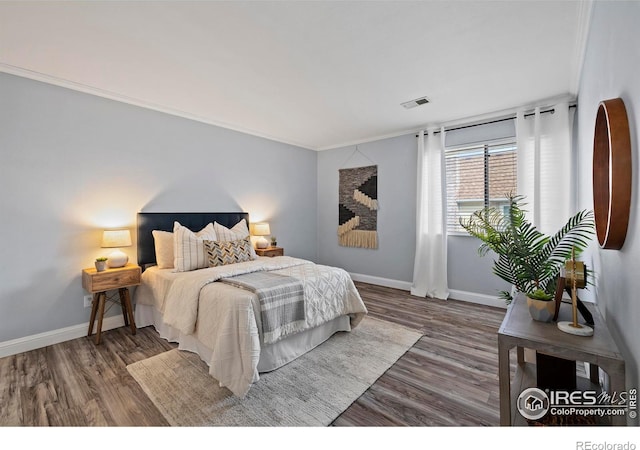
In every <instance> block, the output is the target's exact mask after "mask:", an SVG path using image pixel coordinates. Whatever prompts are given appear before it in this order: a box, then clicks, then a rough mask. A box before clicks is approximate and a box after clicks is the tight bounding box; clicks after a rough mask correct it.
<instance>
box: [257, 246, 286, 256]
mask: <svg viewBox="0 0 640 450" xmlns="http://www.w3.org/2000/svg"><path fill="white" fill-rule="evenodd" d="M256 255H258V256H284V249H283V248H282V247H269V248H257V249H256Z"/></svg>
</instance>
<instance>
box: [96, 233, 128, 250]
mask: <svg viewBox="0 0 640 450" xmlns="http://www.w3.org/2000/svg"><path fill="white" fill-rule="evenodd" d="M130 246H131V232H130V231H129V230H104V233H103V234H102V245H101V247H102V248H119V247H130Z"/></svg>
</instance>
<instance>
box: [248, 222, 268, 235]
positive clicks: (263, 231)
mask: <svg viewBox="0 0 640 450" xmlns="http://www.w3.org/2000/svg"><path fill="white" fill-rule="evenodd" d="M252 234H253V235H254V236H269V235H270V234H271V229H270V228H269V224H268V223H267V222H258V223H254V224H253V233H252Z"/></svg>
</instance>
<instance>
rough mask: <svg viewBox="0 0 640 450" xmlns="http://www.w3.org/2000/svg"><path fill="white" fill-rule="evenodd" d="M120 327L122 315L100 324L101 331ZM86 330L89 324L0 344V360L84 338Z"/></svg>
mask: <svg viewBox="0 0 640 450" xmlns="http://www.w3.org/2000/svg"><path fill="white" fill-rule="evenodd" d="M97 325H98V324H97V323H96V326H97ZM121 326H124V318H123V317H122V315H116V316H110V317H105V318H104V320H103V322H102V331H107V330H111V329H113V328H119V327H121ZM88 329H89V322H87V323H84V324H80V325H73V326H70V327H66V328H60V329H58V330H52V331H47V332H45V333H39V334H34V335H32V336H25V337H22V338H18V339H13V340H11V341H6V342H0V358H3V357H5V356H11V355H15V354H18V353H22V352H28V351H30V350H35V349H37V348H42V347H47V346H49V345H53V344H58V343H60V342H65V341H70V340H72V339H77V338H79V337H83V336H86V335H87V330H88Z"/></svg>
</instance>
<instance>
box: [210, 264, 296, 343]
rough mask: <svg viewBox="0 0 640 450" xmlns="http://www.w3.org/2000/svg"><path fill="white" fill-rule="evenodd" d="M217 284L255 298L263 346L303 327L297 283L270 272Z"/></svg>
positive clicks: (239, 277) (249, 274)
mask: <svg viewBox="0 0 640 450" xmlns="http://www.w3.org/2000/svg"><path fill="white" fill-rule="evenodd" d="M218 281H220V282H222V283H227V284H230V285H232V286H236V287H239V288H242V289H246V290H248V291H251V292H253V293H255V294H256V295H257V296H258V300H259V301H260V315H261V318H262V335H263V339H264V342H265V344H273V343H274V342H276V341H278V340H280V339H282V338H283V337H285V336H288V335H290V334H294V333H297V332H299V331H302V330H304V329H305V328H306V323H307V322H306V318H305V312H304V311H305V310H304V288H303V286H302V282H301V281H300V280H298V279H296V278H293V277H289V276H286V275H280V274H277V273H273V272H253V273H247V274H245V275H238V276H236V277H233V278H221V279H220V280H218Z"/></svg>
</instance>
